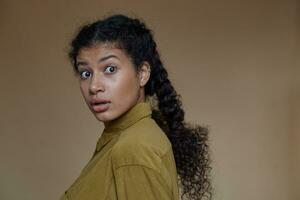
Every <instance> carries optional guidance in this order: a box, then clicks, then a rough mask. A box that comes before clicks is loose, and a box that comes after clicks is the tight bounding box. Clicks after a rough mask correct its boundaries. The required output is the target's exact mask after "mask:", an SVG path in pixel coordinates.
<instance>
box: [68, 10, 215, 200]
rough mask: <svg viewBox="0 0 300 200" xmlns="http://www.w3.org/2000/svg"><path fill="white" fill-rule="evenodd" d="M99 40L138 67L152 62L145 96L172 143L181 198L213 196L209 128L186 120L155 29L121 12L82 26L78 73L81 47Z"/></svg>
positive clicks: (72, 54)
mask: <svg viewBox="0 0 300 200" xmlns="http://www.w3.org/2000/svg"><path fill="white" fill-rule="evenodd" d="M98 43H108V44H112V45H116V46H118V48H121V49H122V50H124V52H125V53H126V54H127V55H128V56H129V57H130V58H131V60H132V62H133V64H134V66H135V69H136V70H139V68H140V66H141V65H142V63H143V62H148V63H149V64H150V67H151V74H150V79H149V81H148V82H147V84H146V85H145V96H146V98H151V99H152V100H153V101H152V102H154V104H155V105H154V106H153V107H154V108H153V111H152V118H153V119H154V120H155V121H156V123H157V124H158V125H159V126H160V127H161V128H162V130H163V131H164V132H165V134H166V135H167V137H168V138H169V140H170V142H171V144H172V149H173V153H174V157H175V162H176V168H177V173H178V182H179V184H180V186H181V190H182V194H181V198H182V199H185V198H188V199H191V200H194V199H195V200H200V199H211V198H212V197H211V196H212V192H211V189H212V187H211V180H210V170H211V167H210V157H209V151H208V150H209V148H208V144H207V142H208V128H206V127H203V126H199V125H191V124H188V123H186V122H185V121H184V111H183V109H182V102H181V96H180V95H179V94H177V92H176V91H175V89H174V87H173V86H172V84H171V82H170V80H169V79H168V73H167V71H166V69H165V68H164V66H163V63H162V61H161V59H160V56H159V53H158V50H157V46H156V42H155V41H154V39H153V33H152V31H151V30H150V29H148V28H147V27H146V25H145V23H144V22H142V21H141V20H139V19H136V18H130V17H128V16H125V15H121V14H118V15H113V16H110V17H107V18H104V19H103V20H98V21H96V22H93V23H91V24H86V25H84V26H82V27H80V29H79V31H78V33H77V35H76V36H75V38H74V39H73V41H72V42H71V49H70V51H69V58H70V60H71V62H72V65H73V69H74V71H75V73H78V69H77V61H76V57H77V55H78V52H79V50H80V49H81V48H83V47H92V46H93V45H96V44H98Z"/></svg>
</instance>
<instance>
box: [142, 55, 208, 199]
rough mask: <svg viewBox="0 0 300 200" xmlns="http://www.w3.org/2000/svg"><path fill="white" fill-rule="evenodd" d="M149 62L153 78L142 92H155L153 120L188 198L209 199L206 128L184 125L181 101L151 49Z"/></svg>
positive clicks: (157, 56)
mask: <svg viewBox="0 0 300 200" xmlns="http://www.w3.org/2000/svg"><path fill="white" fill-rule="evenodd" d="M151 64H152V65H153V66H155V67H154V69H155V70H154V71H153V72H152V75H153V78H152V79H151V82H150V83H149V86H152V87H153V88H149V87H148V88H147V87H146V88H145V93H146V94H147V92H149V93H151V91H155V94H156V98H157V101H158V108H159V110H153V116H152V117H153V119H154V120H155V121H156V122H157V124H159V125H160V126H161V128H162V129H163V130H164V132H165V133H166V135H167V136H168V138H169V140H170V141H171V143H172V148H173V152H174V157H175V162H176V166H177V172H178V175H179V177H180V180H179V181H181V184H182V187H183V194H182V198H183V199H184V196H187V197H188V199H210V197H211V192H210V190H211V186H210V180H209V171H210V167H209V157H208V152H207V150H208V146H207V144H206V143H207V138H208V137H207V135H208V130H207V129H206V128H205V127H201V126H196V127H194V128H191V127H188V124H186V123H185V122H184V111H183V110H182V108H181V106H182V102H181V100H180V95H178V94H177V93H176V91H175V89H174V88H173V86H172V84H171V82H170V80H169V79H168V73H167V71H166V69H165V68H164V67H163V65H162V62H161V60H160V59H159V55H158V53H157V52H155V54H154V56H153V57H152V62H151Z"/></svg>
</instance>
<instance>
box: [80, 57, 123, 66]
mask: <svg viewBox="0 0 300 200" xmlns="http://www.w3.org/2000/svg"><path fill="white" fill-rule="evenodd" d="M110 58H116V59H118V60H120V58H118V57H117V56H115V55H108V56H105V57H102V58H100V59H99V60H98V63H101V62H104V61H105V60H108V59H110ZM79 65H83V66H86V65H88V63H87V62H85V61H77V66H79Z"/></svg>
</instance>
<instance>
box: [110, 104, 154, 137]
mask: <svg viewBox="0 0 300 200" xmlns="http://www.w3.org/2000/svg"><path fill="white" fill-rule="evenodd" d="M151 114H152V110H151V106H150V103H149V102H139V103H137V104H135V105H134V106H133V107H132V108H131V109H129V110H128V111H127V112H125V113H124V114H123V115H121V116H120V117H118V118H117V119H115V120H112V121H110V122H109V123H108V124H107V125H106V127H105V128H104V131H105V132H111V131H115V130H122V129H126V128H128V127H129V126H131V125H133V124H134V123H136V122H137V121H139V120H141V119H142V118H145V117H148V116H150V115H151Z"/></svg>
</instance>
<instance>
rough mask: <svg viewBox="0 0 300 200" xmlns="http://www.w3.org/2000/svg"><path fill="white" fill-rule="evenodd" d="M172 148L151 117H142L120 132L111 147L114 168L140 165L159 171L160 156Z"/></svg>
mask: <svg viewBox="0 0 300 200" xmlns="http://www.w3.org/2000/svg"><path fill="white" fill-rule="evenodd" d="M170 148H172V146H171V143H170V141H169V140H168V138H167V136H166V135H165V133H164V132H163V131H162V130H161V129H160V127H159V126H158V125H157V124H156V123H155V121H154V120H153V119H152V118H144V119H142V120H140V121H138V122H137V123H135V124H134V125H132V126H131V127H129V128H127V129H126V130H124V131H123V132H122V133H121V136H120V138H119V140H118V142H117V143H116V144H115V145H114V147H113V149H112V163H113V167H114V168H119V167H121V166H128V165H142V166H144V167H148V168H151V169H153V170H156V171H160V167H161V162H162V157H163V156H164V155H165V154H166V153H167V152H169V150H170Z"/></svg>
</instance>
